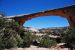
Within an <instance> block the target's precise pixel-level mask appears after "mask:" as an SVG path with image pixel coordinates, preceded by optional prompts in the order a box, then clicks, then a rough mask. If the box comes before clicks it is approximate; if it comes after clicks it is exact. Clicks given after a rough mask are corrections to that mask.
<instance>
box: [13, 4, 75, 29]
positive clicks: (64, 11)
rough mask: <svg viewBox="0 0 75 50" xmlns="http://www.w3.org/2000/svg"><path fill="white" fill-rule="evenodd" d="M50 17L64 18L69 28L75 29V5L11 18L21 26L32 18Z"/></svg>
mask: <svg viewBox="0 0 75 50" xmlns="http://www.w3.org/2000/svg"><path fill="white" fill-rule="evenodd" d="M51 15H55V16H61V17H65V18H66V19H67V20H68V21H69V24H70V26H71V27H72V28H74V29H75V17H74V16H75V5H72V6H68V7H64V8H58V9H53V10H47V11H42V12H38V13H33V14H27V15H17V16H14V17H12V18H13V19H14V20H15V21H17V22H18V23H19V24H20V25H23V24H24V22H25V21H27V20H30V19H32V18H36V17H40V16H51Z"/></svg>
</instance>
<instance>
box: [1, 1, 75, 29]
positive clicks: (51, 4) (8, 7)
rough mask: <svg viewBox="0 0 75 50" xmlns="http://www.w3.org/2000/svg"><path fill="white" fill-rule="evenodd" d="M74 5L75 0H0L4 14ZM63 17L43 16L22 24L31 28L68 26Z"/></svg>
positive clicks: (26, 12)
mask: <svg viewBox="0 0 75 50" xmlns="http://www.w3.org/2000/svg"><path fill="white" fill-rule="evenodd" d="M70 5H75V0H0V11H2V12H4V13H5V15H6V16H13V15H18V14H30V13H35V12H39V11H44V10H50V9H56V8H61V7H64V6H70ZM68 25H69V23H68V21H67V20H66V19H65V18H61V17H60V16H57V17H55V16H44V17H38V18H34V19H32V20H29V21H27V22H26V23H25V24H24V26H30V27H33V28H37V29H38V28H44V27H58V26H59V27H62V26H68Z"/></svg>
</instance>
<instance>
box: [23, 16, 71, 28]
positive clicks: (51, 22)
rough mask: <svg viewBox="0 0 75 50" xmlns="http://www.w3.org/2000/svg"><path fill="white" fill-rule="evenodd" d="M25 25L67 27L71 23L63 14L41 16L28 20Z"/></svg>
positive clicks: (33, 26)
mask: <svg viewBox="0 0 75 50" xmlns="http://www.w3.org/2000/svg"><path fill="white" fill-rule="evenodd" d="M23 26H25V27H32V28H36V29H41V28H52V27H67V26H70V25H69V22H68V20H67V19H66V18H65V17H62V16H39V17H35V18H32V19H30V20H27V21H26V22H25V23H24V25H23Z"/></svg>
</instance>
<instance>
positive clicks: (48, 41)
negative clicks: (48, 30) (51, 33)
mask: <svg viewBox="0 0 75 50" xmlns="http://www.w3.org/2000/svg"><path fill="white" fill-rule="evenodd" d="M56 44H57V43H56V41H54V40H52V39H49V37H48V36H47V35H45V36H43V37H42V39H40V45H39V46H41V47H47V48H50V47H51V46H55V45H56Z"/></svg>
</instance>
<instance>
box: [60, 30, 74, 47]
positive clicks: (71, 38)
mask: <svg viewBox="0 0 75 50" xmlns="http://www.w3.org/2000/svg"><path fill="white" fill-rule="evenodd" d="M61 41H62V42H65V43H68V44H70V45H72V46H75V31H74V30H73V29H69V31H68V32H67V33H66V34H65V35H64V36H63V37H62V40H61Z"/></svg>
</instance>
